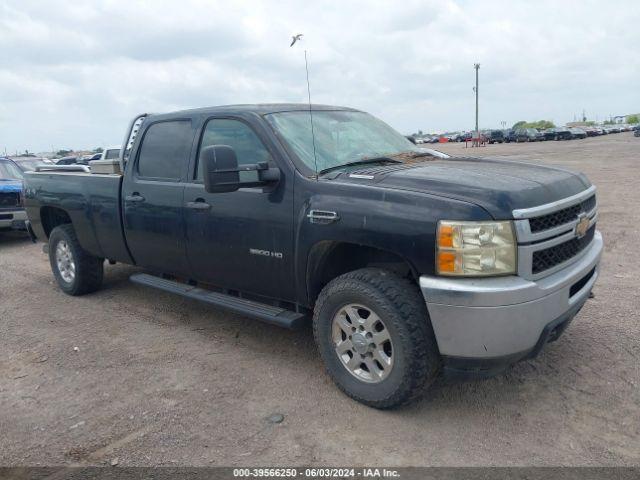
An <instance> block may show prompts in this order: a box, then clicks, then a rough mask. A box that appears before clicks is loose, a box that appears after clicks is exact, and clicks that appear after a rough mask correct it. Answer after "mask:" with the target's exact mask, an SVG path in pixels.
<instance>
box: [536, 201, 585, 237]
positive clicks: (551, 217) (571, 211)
mask: <svg viewBox="0 0 640 480" xmlns="http://www.w3.org/2000/svg"><path fill="white" fill-rule="evenodd" d="M595 206H596V196H595V195H592V196H591V197H589V198H587V199H586V200H584V201H583V202H580V203H578V204H576V205H571V206H570V207H567V208H563V209H562V210H558V211H557V212H553V213H549V214H547V215H541V216H539V217H533V218H530V219H529V226H530V228H531V231H532V232H534V233H535V232H540V231H542V230H548V229H550V228H553V227H557V226H558V225H562V224H565V223H568V222H570V221H572V220H575V219H576V218H577V217H578V215H580V214H581V213H589V212H590V211H591V210H593V209H594V208H595Z"/></svg>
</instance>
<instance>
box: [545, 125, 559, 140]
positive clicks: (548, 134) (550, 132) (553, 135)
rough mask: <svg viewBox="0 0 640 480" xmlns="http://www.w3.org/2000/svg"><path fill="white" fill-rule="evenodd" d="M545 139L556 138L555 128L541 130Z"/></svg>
mask: <svg viewBox="0 0 640 480" xmlns="http://www.w3.org/2000/svg"><path fill="white" fill-rule="evenodd" d="M542 135H543V136H544V139H545V140H555V139H556V129H555V128H547V129H546V130H544V131H543V132H542Z"/></svg>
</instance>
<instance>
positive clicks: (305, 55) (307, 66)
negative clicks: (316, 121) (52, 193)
mask: <svg viewBox="0 0 640 480" xmlns="http://www.w3.org/2000/svg"><path fill="white" fill-rule="evenodd" d="M304 68H305V70H306V71H307V96H308V97H309V120H310V121H311V143H313V164H314V165H315V167H316V180H318V158H317V157H316V135H315V132H314V131H313V110H311V87H310V86H309V63H308V62H307V51H306V50H305V51H304Z"/></svg>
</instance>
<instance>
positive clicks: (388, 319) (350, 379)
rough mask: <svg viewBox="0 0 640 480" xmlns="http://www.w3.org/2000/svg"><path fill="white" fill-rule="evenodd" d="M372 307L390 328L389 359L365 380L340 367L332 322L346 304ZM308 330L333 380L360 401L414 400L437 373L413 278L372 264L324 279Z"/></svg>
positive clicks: (385, 404)
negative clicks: (385, 370)
mask: <svg viewBox="0 0 640 480" xmlns="http://www.w3.org/2000/svg"><path fill="white" fill-rule="evenodd" d="M352 303H356V304H361V305H364V306H366V307H367V308H370V309H372V310H373V311H375V313H376V314H377V315H378V316H379V317H380V319H381V320H382V321H383V322H384V324H385V327H386V328H387V329H388V330H389V334H390V336H391V341H392V343H393V354H394V355H395V357H394V364H393V368H392V370H391V372H390V373H389V376H388V377H387V378H385V379H384V380H382V381H381V382H379V383H373V384H372V383H366V382H364V381H362V380H360V379H358V378H356V377H355V376H354V375H352V373H351V372H349V371H348V370H347V368H345V366H344V364H343V363H342V362H341V360H340V359H339V357H338V355H337V354H336V351H335V346H334V343H333V340H332V322H333V318H334V316H335V315H336V313H337V312H338V311H339V310H340V309H341V308H343V307H344V306H345V305H347V304H352ZM313 333H314V337H315V341H316V344H317V346H318V349H319V351H320V355H321V357H322V360H323V361H324V364H325V367H326V369H327V371H328V373H329V375H330V376H331V378H332V379H333V381H334V382H335V383H336V385H337V386H338V387H339V388H340V389H341V390H342V391H343V392H344V393H346V394H347V395H348V396H350V397H351V398H353V399H355V400H357V401H358V402H361V403H363V404H365V405H368V406H370V407H374V408H380V409H389V408H394V407H398V406H401V405H404V404H407V403H409V402H411V401H413V400H414V399H415V398H416V397H418V396H419V395H420V394H421V393H423V392H424V390H425V389H426V387H427V386H428V385H430V384H431V383H432V382H433V381H434V380H435V379H436V377H437V376H438V372H439V370H440V365H441V358H440V354H439V351H438V346H437V343H436V339H435V335H434V333H433V328H432V326H431V321H430V319H429V314H428V312H427V308H426V305H425V302H424V299H423V297H422V294H421V293H420V290H419V288H418V286H417V285H416V283H415V282H411V281H409V280H407V279H404V278H401V277H399V276H397V275H396V274H394V273H392V272H389V271H386V270H382V269H377V268H364V269H361V270H355V271H353V272H349V273H346V274H344V275H341V276H339V277H337V278H335V279H334V280H332V281H331V282H330V283H329V284H327V285H326V286H325V287H324V289H323V290H322V292H321V293H320V295H319V296H318V299H317V301H316V304H315V308H314V315H313Z"/></svg>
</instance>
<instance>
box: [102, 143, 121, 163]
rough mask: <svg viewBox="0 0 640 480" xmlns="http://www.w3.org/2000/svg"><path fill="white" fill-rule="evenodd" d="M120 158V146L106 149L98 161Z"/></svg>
mask: <svg viewBox="0 0 640 480" xmlns="http://www.w3.org/2000/svg"><path fill="white" fill-rule="evenodd" d="M119 157H120V145H117V146H115V147H107V148H105V149H104V150H103V151H102V156H101V157H100V160H117V159H118V158H119Z"/></svg>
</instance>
